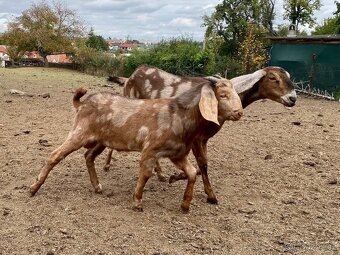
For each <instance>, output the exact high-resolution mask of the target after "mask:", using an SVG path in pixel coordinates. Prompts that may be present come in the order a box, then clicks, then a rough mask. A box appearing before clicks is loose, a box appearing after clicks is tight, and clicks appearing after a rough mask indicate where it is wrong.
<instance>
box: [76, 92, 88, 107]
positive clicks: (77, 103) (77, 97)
mask: <svg viewBox="0 0 340 255" xmlns="http://www.w3.org/2000/svg"><path fill="white" fill-rule="evenodd" d="M86 92H87V90H86V89H84V88H77V89H76V91H75V92H74V95H73V106H74V108H76V109H78V107H79V106H80V105H81V104H82V102H80V98H81V97H82V96H83V95H85V94H86Z"/></svg>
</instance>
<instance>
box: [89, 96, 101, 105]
mask: <svg viewBox="0 0 340 255" xmlns="http://www.w3.org/2000/svg"><path fill="white" fill-rule="evenodd" d="M101 98H102V94H96V95H92V96H91V97H90V101H91V102H93V103H98V102H99V101H100V100H101Z"/></svg>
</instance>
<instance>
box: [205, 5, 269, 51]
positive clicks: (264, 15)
mask: <svg viewBox="0 0 340 255" xmlns="http://www.w3.org/2000/svg"><path fill="white" fill-rule="evenodd" d="M274 16H275V13H274V2H273V1H270V0H246V1H243V0H224V1H223V2H222V3H221V4H218V5H217V6H216V7H215V11H214V12H213V13H212V14H211V16H204V17H203V26H204V27H206V32H205V41H206V44H207V45H211V44H214V43H210V41H214V40H216V38H218V37H219V38H221V39H223V44H224V45H222V46H221V48H220V49H221V50H222V49H223V54H226V55H229V56H230V57H236V56H237V53H238V51H239V47H240V45H241V43H242V41H243V40H244V38H245V37H246V35H247V32H248V24H249V23H255V24H258V25H259V26H261V27H263V28H264V29H265V30H266V32H268V33H269V34H271V33H272V32H273V24H272V21H273V19H274Z"/></svg>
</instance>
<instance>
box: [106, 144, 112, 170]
mask: <svg viewBox="0 0 340 255" xmlns="http://www.w3.org/2000/svg"><path fill="white" fill-rule="evenodd" d="M112 152H113V149H111V148H110V149H109V153H108V154H107V156H106V160H105V166H104V171H105V172H107V171H109V170H110V163H111V159H112Z"/></svg>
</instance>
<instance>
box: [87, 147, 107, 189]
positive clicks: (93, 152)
mask: <svg viewBox="0 0 340 255" xmlns="http://www.w3.org/2000/svg"><path fill="white" fill-rule="evenodd" d="M104 149H105V146H104V145H102V144H97V145H96V146H95V147H94V148H91V149H88V150H87V151H86V153H85V155H84V156H85V160H86V166H87V170H88V172H89V175H90V180H91V183H92V186H93V188H94V190H95V192H96V193H101V192H102V185H101V184H100V183H99V181H98V177H97V173H96V169H95V166H94V160H95V159H96V157H97V156H98V155H100V153H102V152H103V150H104Z"/></svg>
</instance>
